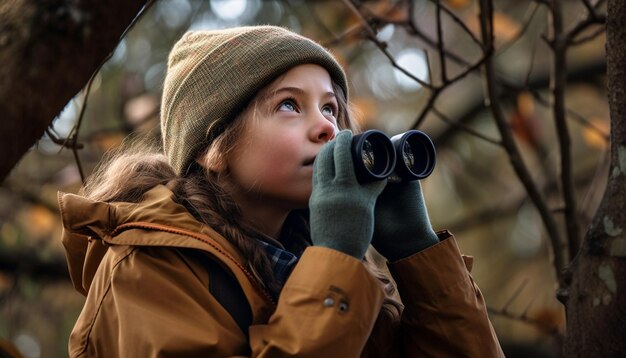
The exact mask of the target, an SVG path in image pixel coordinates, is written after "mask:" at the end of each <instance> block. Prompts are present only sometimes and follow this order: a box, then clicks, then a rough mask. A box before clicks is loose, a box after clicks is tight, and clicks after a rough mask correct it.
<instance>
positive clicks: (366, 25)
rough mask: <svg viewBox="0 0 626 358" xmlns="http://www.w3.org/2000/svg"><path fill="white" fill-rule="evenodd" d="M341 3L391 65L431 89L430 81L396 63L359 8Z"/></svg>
mask: <svg viewBox="0 0 626 358" xmlns="http://www.w3.org/2000/svg"><path fill="white" fill-rule="evenodd" d="M343 3H344V4H345V5H346V6H347V7H348V8H349V9H350V11H352V12H353V13H354V14H355V15H356V16H357V17H358V18H359V21H361V23H362V24H363V27H364V29H365V31H366V33H367V38H368V39H369V40H370V41H372V42H373V43H374V44H375V45H376V46H377V47H378V48H379V49H380V51H381V52H382V53H383V54H384V55H385V56H386V57H387V59H389V62H391V65H392V66H393V67H395V68H396V69H398V70H399V71H400V72H402V73H403V74H405V75H406V76H408V77H409V78H411V79H412V80H414V81H415V82H417V83H419V84H420V85H421V86H422V87H425V88H428V89H433V86H432V85H431V84H430V83H427V82H425V81H423V80H421V79H419V78H418V77H416V76H415V75H413V74H412V73H410V72H409V71H407V70H406V69H405V68H404V67H402V66H400V65H398V63H397V62H396V60H395V58H394V57H393V56H392V55H391V54H390V53H389V51H388V50H387V45H386V44H384V43H382V42H381V41H379V40H378V39H377V38H376V31H374V29H373V28H372V26H371V25H370V24H369V23H368V22H367V20H366V19H365V18H364V17H363V14H361V12H360V11H359V9H358V8H357V7H356V6H355V5H354V4H353V3H352V2H351V1H350V0H343Z"/></svg>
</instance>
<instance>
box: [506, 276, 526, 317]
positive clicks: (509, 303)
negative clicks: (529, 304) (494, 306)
mask: <svg viewBox="0 0 626 358" xmlns="http://www.w3.org/2000/svg"><path fill="white" fill-rule="evenodd" d="M527 284H528V279H524V280H523V281H522V282H521V283H520V285H519V286H518V287H517V289H516V290H515V292H514V293H513V294H512V295H511V298H509V300H508V301H507V302H506V303H505V304H504V306H502V312H509V306H510V305H511V304H512V303H513V301H515V300H516V299H517V297H518V296H519V295H520V293H522V291H523V290H524V287H526V285H527Z"/></svg>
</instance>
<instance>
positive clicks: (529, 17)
mask: <svg viewBox="0 0 626 358" xmlns="http://www.w3.org/2000/svg"><path fill="white" fill-rule="evenodd" d="M528 7H529V9H528V10H527V11H526V14H525V15H524V19H523V20H522V23H523V24H524V25H523V26H522V28H521V29H520V30H519V31H518V32H517V33H516V34H515V37H513V38H512V39H511V40H509V41H507V42H506V43H505V44H503V45H502V46H500V48H499V49H498V51H497V52H496V55H498V54H500V53H502V52H504V51H506V50H507V49H508V48H509V47H511V46H513V44H515V43H516V42H517V41H518V40H519V39H521V38H522V36H524V34H525V33H526V31H527V30H528V29H529V28H530V23H531V22H532V21H533V18H534V17H535V14H536V13H537V10H539V4H537V3H531V4H529V5H528Z"/></svg>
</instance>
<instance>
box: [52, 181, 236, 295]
mask: <svg viewBox="0 0 626 358" xmlns="http://www.w3.org/2000/svg"><path fill="white" fill-rule="evenodd" d="M58 201H59V208H60V211H61V218H62V221H63V238H62V241H63V246H64V247H65V251H66V258H67V262H68V268H69V271H70V276H71V278H72V282H73V283H74V287H75V288H76V289H77V290H78V291H79V292H81V293H83V294H86V293H87V291H88V290H89V286H90V284H91V281H92V279H93V276H94V275H95V272H96V270H97V268H98V265H99V264H100V261H101V260H102V258H103V257H104V254H105V253H106V251H107V249H108V246H110V245H129V246H172V247H181V248H195V249H200V250H203V251H206V252H209V253H210V254H212V255H214V256H218V257H219V259H220V261H226V263H227V266H238V267H239V268H241V269H242V270H243V271H245V269H243V267H242V266H243V264H242V262H244V261H243V259H242V258H241V256H240V254H239V252H238V250H236V249H235V248H234V247H233V246H232V245H231V244H230V243H229V242H228V241H227V240H226V239H224V238H223V237H222V236H221V235H219V234H218V233H217V232H215V231H214V230H213V229H211V228H210V227H208V226H206V225H204V224H202V223H200V222H199V221H197V220H196V219H195V218H194V217H193V216H192V215H191V214H190V213H189V212H188V211H187V209H186V208H185V207H184V206H182V205H180V204H178V203H176V202H175V200H174V194H173V193H172V192H171V191H170V190H169V189H167V188H166V187H165V186H163V185H159V186H156V187H154V188H153V189H151V190H149V191H148V192H146V194H144V197H143V200H142V201H141V202H139V203H127V202H113V203H106V202H100V201H94V200H91V199H87V198H85V197H82V196H79V195H75V194H67V193H61V192H59V193H58ZM154 231H159V235H154V234H151V233H153V232H154Z"/></svg>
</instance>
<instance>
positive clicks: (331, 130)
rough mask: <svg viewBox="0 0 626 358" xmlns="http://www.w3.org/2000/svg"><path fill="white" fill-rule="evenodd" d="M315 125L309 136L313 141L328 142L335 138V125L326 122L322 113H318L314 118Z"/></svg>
mask: <svg viewBox="0 0 626 358" xmlns="http://www.w3.org/2000/svg"><path fill="white" fill-rule="evenodd" d="M314 123H315V125H314V126H313V128H312V131H311V136H312V138H311V139H312V140H313V141H318V142H328V141H330V140H332V139H333V138H335V132H336V131H337V127H336V126H335V124H334V123H333V122H331V121H329V120H328V118H326V117H325V116H324V115H323V114H322V113H319V114H318V115H317V116H316V118H315V122H314Z"/></svg>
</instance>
